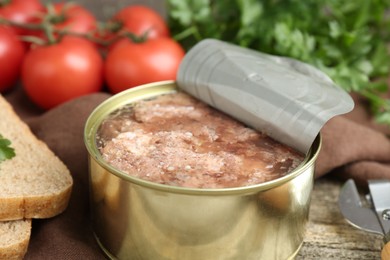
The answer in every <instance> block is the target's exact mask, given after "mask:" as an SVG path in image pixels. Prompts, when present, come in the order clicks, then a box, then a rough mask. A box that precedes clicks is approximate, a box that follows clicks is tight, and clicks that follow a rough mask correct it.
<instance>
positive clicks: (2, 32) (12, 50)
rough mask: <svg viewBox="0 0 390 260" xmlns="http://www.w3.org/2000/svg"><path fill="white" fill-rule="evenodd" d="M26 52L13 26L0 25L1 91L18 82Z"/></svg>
mask: <svg viewBox="0 0 390 260" xmlns="http://www.w3.org/2000/svg"><path fill="white" fill-rule="evenodd" d="M25 52H26V50H25V47H24V45H23V43H22V42H20V41H19V38H18V35H17V34H16V33H15V32H14V31H13V30H12V29H11V28H9V27H5V26H1V25H0V92H4V91H6V90H8V89H10V88H11V87H12V86H13V85H14V84H15V83H16V81H17V79H18V77H19V72H20V69H21V66H22V62H23V57H24V55H25Z"/></svg>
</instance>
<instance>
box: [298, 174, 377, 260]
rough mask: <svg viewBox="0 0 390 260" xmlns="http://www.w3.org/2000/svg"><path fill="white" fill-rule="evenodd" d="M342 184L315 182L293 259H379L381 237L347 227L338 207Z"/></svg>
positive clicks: (324, 180)
mask: <svg viewBox="0 0 390 260" xmlns="http://www.w3.org/2000/svg"><path fill="white" fill-rule="evenodd" d="M342 185H343V182H340V181H336V180H332V179H329V178H321V179H318V180H316V181H315V184H314V190H313V194H312V201H311V206H310V215H309V223H308V226H307V229H306V237H305V239H304V244H303V246H302V248H301V250H300V252H299V254H298V255H297V257H296V258H295V259H296V260H301V259H321V260H323V259H340V260H342V259H359V260H369V259H378V260H380V259H381V258H380V252H381V247H382V245H383V237H382V236H380V235H376V234H373V233H369V232H365V231H362V230H359V229H357V228H355V227H353V226H351V225H350V224H348V223H347V222H346V221H345V219H344V218H343V216H342V215H341V212H340V210H339V207H338V196H339V193H340V189H341V186H342Z"/></svg>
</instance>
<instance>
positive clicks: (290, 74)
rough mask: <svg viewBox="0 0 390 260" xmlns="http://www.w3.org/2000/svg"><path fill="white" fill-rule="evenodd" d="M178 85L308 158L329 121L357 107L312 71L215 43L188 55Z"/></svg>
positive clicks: (288, 60) (300, 64)
mask: <svg viewBox="0 0 390 260" xmlns="http://www.w3.org/2000/svg"><path fill="white" fill-rule="evenodd" d="M177 83H178V86H179V88H181V89H182V90H184V91H186V92H188V93H189V94H191V95H193V96H195V97H197V98H198V99H200V100H202V101H203V102H205V103H207V104H209V105H210V106H212V107H214V108H216V109H219V110H221V111H223V112H225V113H227V114H228V115H230V116H232V117H233V118H235V119H236V120H238V121H241V122H243V123H244V124H246V125H248V126H250V127H252V128H254V129H256V130H258V131H261V132H264V133H266V134H268V135H269V136H271V137H272V138H274V139H275V140H278V141H280V142H282V143H285V144H287V145H289V146H291V147H293V148H295V149H297V150H298V151H300V152H303V153H307V152H308V150H309V149H310V147H311V145H312V143H313V141H314V139H315V137H316V136H317V135H318V133H319V131H320V129H321V128H322V127H323V125H324V124H325V123H326V122H327V121H328V120H329V119H330V118H332V117H334V116H336V115H338V114H343V113H346V112H349V111H351V110H352V108H353V106H354V103H353V100H352V98H351V97H350V96H349V95H348V94H347V93H346V92H345V91H344V90H342V89H341V88H339V87H338V86H336V85H335V84H334V83H333V82H332V80H331V79H330V78H329V77H328V76H326V75H325V74H324V73H323V72H321V71H320V70H318V69H316V68H314V67H313V66H311V65H308V64H305V63H303V62H300V61H298V60H294V59H291V58H286V57H279V56H273V55H269V54H265V53H261V52H257V51H254V50H250V49H247V48H243V47H239V46H236V45H232V44H229V43H225V42H222V41H219V40H214V39H206V40H203V41H201V42H199V43H198V44H197V45H195V46H194V47H193V48H192V49H191V50H190V51H189V52H188V53H187V54H186V56H185V57H184V59H183V61H182V63H181V64H180V67H179V71H178V75H177Z"/></svg>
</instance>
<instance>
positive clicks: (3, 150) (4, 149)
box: [0, 134, 15, 163]
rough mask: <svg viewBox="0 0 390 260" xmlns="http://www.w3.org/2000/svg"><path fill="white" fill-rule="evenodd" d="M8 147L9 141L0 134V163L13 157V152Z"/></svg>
mask: <svg viewBox="0 0 390 260" xmlns="http://www.w3.org/2000/svg"><path fill="white" fill-rule="evenodd" d="M10 145H11V141H10V140H8V139H5V138H4V137H3V136H2V135H1V134H0V163H1V162H3V161H5V160H7V159H11V158H12V157H14V156H15V150H14V149H13V148H12V147H11V146H10Z"/></svg>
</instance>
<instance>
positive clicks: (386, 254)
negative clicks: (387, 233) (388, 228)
mask: <svg viewBox="0 0 390 260" xmlns="http://www.w3.org/2000/svg"><path fill="white" fill-rule="evenodd" d="M381 257H382V260H390V241H388V242H387V243H386V244H385V246H384V247H383V249H382V254H381Z"/></svg>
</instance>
